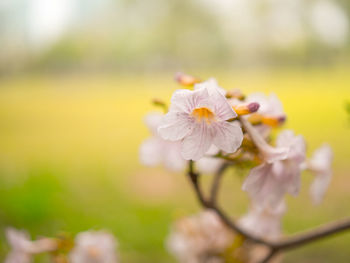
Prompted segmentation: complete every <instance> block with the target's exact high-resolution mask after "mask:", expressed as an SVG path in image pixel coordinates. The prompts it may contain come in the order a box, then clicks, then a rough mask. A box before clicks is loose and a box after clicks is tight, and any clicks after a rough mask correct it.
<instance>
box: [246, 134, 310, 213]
mask: <svg viewBox="0 0 350 263" xmlns="http://www.w3.org/2000/svg"><path fill="white" fill-rule="evenodd" d="M279 147H283V148H288V154H287V156H286V158H285V159H284V160H278V161H275V162H271V163H267V162H266V163H263V164H261V165H259V166H257V167H255V168H253V169H252V170H251V171H250V173H249V175H248V177H247V178H246V180H245V181H244V183H243V186H242V189H243V190H244V191H247V192H248V194H249V195H250V197H251V198H252V200H253V202H254V203H255V204H257V205H259V206H261V207H267V208H275V207H277V206H278V205H279V204H280V202H281V201H282V199H283V196H284V195H285V194H286V193H290V194H291V195H294V196H295V195H297V194H298V193H299V189H300V173H301V164H302V163H303V162H304V160H305V151H306V146H305V141H304V139H303V137H302V136H300V135H299V136H295V135H294V133H293V132H292V131H290V130H286V131H283V132H282V133H281V134H280V135H279V136H278V138H277V148H279Z"/></svg>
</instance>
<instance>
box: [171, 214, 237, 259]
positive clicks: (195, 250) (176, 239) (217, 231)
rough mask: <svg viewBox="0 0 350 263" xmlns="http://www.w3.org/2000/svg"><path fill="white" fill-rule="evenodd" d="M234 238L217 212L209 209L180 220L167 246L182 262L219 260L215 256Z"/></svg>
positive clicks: (173, 229)
mask: <svg viewBox="0 0 350 263" xmlns="http://www.w3.org/2000/svg"><path fill="white" fill-rule="evenodd" d="M233 238H234V237H233V234H232V232H231V231H230V230H229V229H228V228H227V227H226V226H225V225H224V224H223V223H222V222H221V220H220V218H219V217H218V216H217V215H216V214H215V212H213V211H210V210H207V211H204V212H201V213H200V214H198V215H195V216H191V217H188V218H183V219H181V220H178V221H177V222H176V223H175V224H174V226H173V227H172V231H171V233H170V236H169V238H168V240H167V248H168V250H169V251H170V252H171V253H172V254H173V255H174V256H175V257H176V258H177V259H178V260H179V261H180V262H183V263H202V262H208V260H209V259H210V260H214V259H215V260H219V259H218V258H216V257H215V256H216V255H218V254H220V253H221V252H223V251H224V250H225V249H226V248H227V247H229V245H230V244H232V242H233ZM219 262H221V261H219Z"/></svg>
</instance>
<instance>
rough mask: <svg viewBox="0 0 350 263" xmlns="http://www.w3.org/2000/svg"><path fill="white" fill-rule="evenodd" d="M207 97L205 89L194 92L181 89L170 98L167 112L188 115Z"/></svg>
mask: <svg viewBox="0 0 350 263" xmlns="http://www.w3.org/2000/svg"><path fill="white" fill-rule="evenodd" d="M208 97H209V94H208V91H207V90H206V89H198V90H195V91H192V90H187V89H181V90H177V91H175V92H174V94H173V96H172V97H171V104H170V108H169V112H184V113H187V114H190V113H191V112H192V111H193V110H194V109H195V108H196V107H197V106H198V104H199V103H200V102H201V101H202V100H207V99H208Z"/></svg>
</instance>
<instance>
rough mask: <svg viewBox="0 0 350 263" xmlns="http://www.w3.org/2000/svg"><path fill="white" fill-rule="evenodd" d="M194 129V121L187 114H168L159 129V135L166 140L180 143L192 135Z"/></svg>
mask: <svg viewBox="0 0 350 263" xmlns="http://www.w3.org/2000/svg"><path fill="white" fill-rule="evenodd" d="M193 127H194V125H193V120H192V119H191V117H190V116H188V115H187V114H186V113H180V112H168V113H167V114H166V115H165V117H164V120H163V122H162V124H161V125H160V126H159V127H158V134H159V135H160V136H161V137H162V138H163V139H164V140H170V141H178V140H181V139H183V138H184V137H185V136H186V135H188V134H190V133H191V132H192V130H193Z"/></svg>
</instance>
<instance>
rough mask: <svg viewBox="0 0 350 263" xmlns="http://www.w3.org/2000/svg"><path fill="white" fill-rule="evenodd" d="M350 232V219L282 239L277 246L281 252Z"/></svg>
mask: <svg viewBox="0 0 350 263" xmlns="http://www.w3.org/2000/svg"><path fill="white" fill-rule="evenodd" d="M345 230H350V218H345V219H343V220H339V221H335V222H331V223H328V224H326V225H323V226H320V227H318V228H315V229H312V230H309V231H306V232H305V233H301V234H296V235H294V236H291V237H288V238H285V239H282V240H280V241H279V242H278V244H276V245H275V247H276V248H277V249H279V250H286V249H292V248H296V247H299V246H302V245H304V244H307V243H310V242H313V241H316V240H319V239H322V238H325V237H329V236H331V235H335V234H338V233H339V232H342V231H345Z"/></svg>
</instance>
